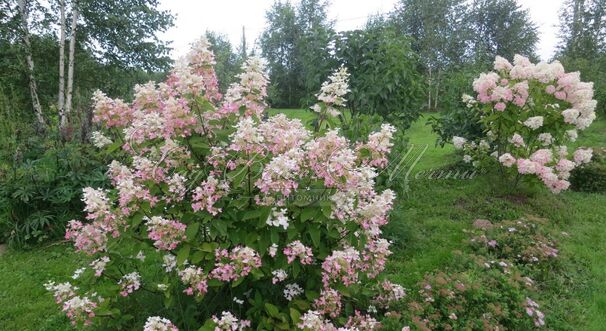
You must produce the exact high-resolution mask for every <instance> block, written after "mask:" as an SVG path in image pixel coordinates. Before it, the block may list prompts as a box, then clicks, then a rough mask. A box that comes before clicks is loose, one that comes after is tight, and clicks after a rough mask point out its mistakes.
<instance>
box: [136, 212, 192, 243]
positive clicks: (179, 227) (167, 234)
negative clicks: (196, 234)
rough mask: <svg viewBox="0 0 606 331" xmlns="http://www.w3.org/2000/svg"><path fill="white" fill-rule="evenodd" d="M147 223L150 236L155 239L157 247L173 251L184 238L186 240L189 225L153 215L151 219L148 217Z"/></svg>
mask: <svg viewBox="0 0 606 331" xmlns="http://www.w3.org/2000/svg"><path fill="white" fill-rule="evenodd" d="M146 224H147V231H148V237H149V239H151V240H153V241H154V246H155V247H156V248H157V249H161V250H166V251H171V250H173V249H175V248H177V245H179V243H180V242H181V241H182V240H185V229H186V228H187V226H186V225H185V224H183V223H180V222H177V221H172V220H167V219H164V218H162V217H160V216H152V218H151V219H147V223H146Z"/></svg>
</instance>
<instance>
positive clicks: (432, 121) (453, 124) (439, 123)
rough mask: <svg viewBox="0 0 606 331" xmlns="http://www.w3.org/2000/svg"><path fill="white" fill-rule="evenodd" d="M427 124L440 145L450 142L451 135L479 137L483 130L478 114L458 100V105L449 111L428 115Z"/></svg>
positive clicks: (470, 137)
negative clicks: (437, 114)
mask: <svg viewBox="0 0 606 331" xmlns="http://www.w3.org/2000/svg"><path fill="white" fill-rule="evenodd" d="M427 125H430V126H431V130H432V131H433V132H434V133H435V134H437V136H438V139H437V140H436V145H439V146H442V147H443V146H444V145H445V144H448V143H450V142H452V137H453V136H458V137H465V138H468V139H475V138H479V137H481V136H482V133H483V131H484V127H483V125H482V124H481V123H480V114H479V113H478V112H476V111H474V110H473V109H469V108H467V107H466V106H465V105H464V104H463V102H460V101H459V105H458V106H454V107H453V108H452V109H451V110H450V111H448V112H445V113H442V114H440V116H431V117H429V119H428V121H427Z"/></svg>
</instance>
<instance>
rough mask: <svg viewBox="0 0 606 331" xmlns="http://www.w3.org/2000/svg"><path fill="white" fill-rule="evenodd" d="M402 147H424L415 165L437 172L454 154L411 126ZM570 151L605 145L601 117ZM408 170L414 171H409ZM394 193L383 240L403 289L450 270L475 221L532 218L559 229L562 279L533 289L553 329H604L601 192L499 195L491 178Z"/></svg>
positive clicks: (437, 182)
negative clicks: (428, 275)
mask: <svg viewBox="0 0 606 331" xmlns="http://www.w3.org/2000/svg"><path fill="white" fill-rule="evenodd" d="M408 136H409V143H410V144H421V145H423V144H428V145H429V146H428V148H427V150H426V152H425V154H424V155H423V156H422V157H421V158H420V160H419V163H418V164H417V165H416V166H415V169H416V170H417V171H424V170H426V169H437V168H440V167H443V166H446V165H449V164H451V163H452V162H453V161H454V160H457V157H456V155H455V153H454V150H453V148H452V147H451V146H447V147H445V148H440V147H435V146H434V145H433V143H434V142H435V136H434V135H433V134H432V133H431V128H430V127H429V126H426V125H425V119H424V118H422V119H421V120H419V121H417V122H416V123H414V124H413V126H412V127H411V129H410V130H409V131H408ZM572 145H573V146H588V147H604V146H606V120H604V119H603V118H600V119H599V120H597V121H596V122H595V124H594V125H593V126H592V127H591V128H590V129H588V130H587V131H586V132H583V133H582V134H581V136H580V138H579V140H578V141H577V142H575V143H574V144H572ZM413 173H414V172H413ZM411 178H412V180H411V183H410V190H409V191H408V192H404V193H401V194H400V196H399V200H398V203H397V205H396V207H395V210H394V211H393V213H392V216H391V221H390V224H389V225H388V226H387V229H386V235H387V236H388V237H389V238H390V239H391V240H393V241H394V249H393V251H394V254H393V255H392V256H391V259H390V262H389V264H388V268H387V273H388V277H389V278H390V279H392V280H394V281H397V282H399V283H401V284H403V285H404V286H406V287H408V288H414V286H415V284H416V283H418V282H419V281H420V280H422V278H423V275H424V274H425V273H427V272H432V271H436V270H447V269H448V268H456V267H457V266H455V265H452V262H451V261H452V257H453V252H455V251H457V250H465V249H466V245H465V244H464V240H465V239H466V238H467V236H466V234H465V233H464V230H466V229H469V228H471V224H472V223H473V221H474V220H476V219H478V218H482V219H488V220H490V221H492V222H495V223H498V222H499V221H502V220H507V219H517V218H520V217H527V216H530V217H532V216H534V217H540V218H545V219H547V220H549V223H548V224H549V225H548V226H549V227H551V228H552V230H554V231H556V232H560V233H561V232H565V233H566V234H567V235H562V239H561V242H560V256H561V261H562V268H563V271H562V274H555V275H553V276H552V277H551V278H550V279H549V281H548V282H547V283H546V284H541V286H540V287H541V289H542V291H541V292H540V293H539V294H538V295H539V298H540V299H541V303H542V304H543V308H544V309H543V311H544V312H546V315H547V327H548V329H553V330H604V325H606V259H605V258H604V256H606V241H605V240H604V239H605V238H606V195H603V194H590V193H579V192H572V191H568V192H564V193H562V194H560V195H553V194H551V193H549V192H548V191H547V190H546V189H544V188H542V187H530V188H528V187H526V188H524V191H525V192H524V194H523V195H519V196H518V195H511V194H507V193H506V191H507V190H505V189H504V187H502V185H504V184H503V183H502V182H501V181H500V180H499V179H498V178H496V179H495V178H494V177H491V176H477V177H475V178H473V179H428V178H426V176H421V177H420V178H419V179H418V180H415V179H414V176H411Z"/></svg>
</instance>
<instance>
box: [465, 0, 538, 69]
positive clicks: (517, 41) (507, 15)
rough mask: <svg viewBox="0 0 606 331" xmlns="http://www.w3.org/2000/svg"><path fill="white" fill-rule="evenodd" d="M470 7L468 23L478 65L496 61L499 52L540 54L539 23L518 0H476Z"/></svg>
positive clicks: (504, 54) (506, 54) (506, 53)
mask: <svg viewBox="0 0 606 331" xmlns="http://www.w3.org/2000/svg"><path fill="white" fill-rule="evenodd" d="M470 9H471V10H470V13H469V14H468V17H469V19H468V20H467V22H468V24H469V26H470V27H471V29H472V31H473V33H472V34H471V40H470V43H471V48H472V50H473V54H474V60H475V63H476V64H480V65H485V64H492V62H493V61H494V58H495V56H497V55H500V56H502V57H505V58H507V59H511V58H513V56H514V55H515V54H523V55H526V56H530V57H536V56H535V47H536V43H537V41H538V40H539V37H538V32H537V31H538V28H537V25H536V24H535V23H534V22H533V21H532V19H531V18H530V13H529V12H528V10H525V9H522V7H521V5H519V4H518V3H517V1H516V0H474V1H473V3H472V6H471V8H470Z"/></svg>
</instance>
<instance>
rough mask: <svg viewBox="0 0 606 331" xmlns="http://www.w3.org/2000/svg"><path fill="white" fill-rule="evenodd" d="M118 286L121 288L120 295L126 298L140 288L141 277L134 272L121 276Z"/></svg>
mask: <svg viewBox="0 0 606 331" xmlns="http://www.w3.org/2000/svg"><path fill="white" fill-rule="evenodd" d="M118 285H120V288H121V291H120V295H121V296H123V297H126V296H128V295H129V294H131V293H133V292H134V291H136V290H138V289H139V288H140V287H141V275H139V273H138V272H136V271H135V272H131V273H129V274H126V275H124V276H122V278H121V279H120V281H119V282H118Z"/></svg>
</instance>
